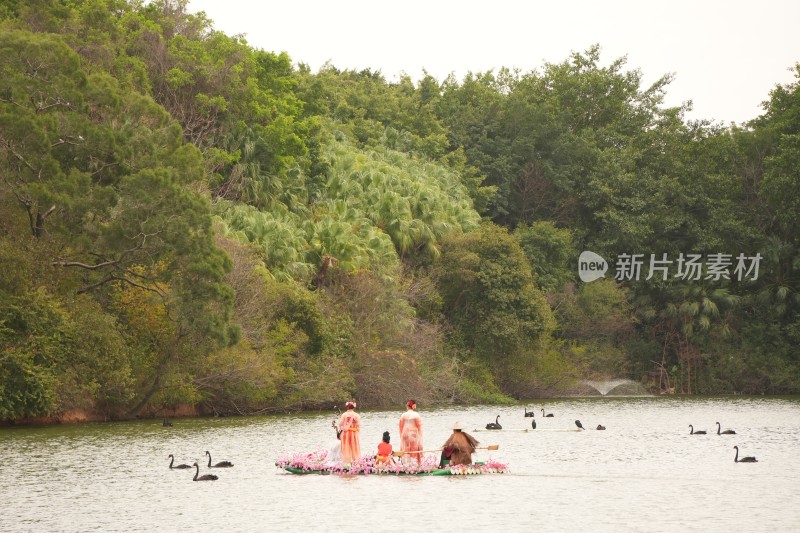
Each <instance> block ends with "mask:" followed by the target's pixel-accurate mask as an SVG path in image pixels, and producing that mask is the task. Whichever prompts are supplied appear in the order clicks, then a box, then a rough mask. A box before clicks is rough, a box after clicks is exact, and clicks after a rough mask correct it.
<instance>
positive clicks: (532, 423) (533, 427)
mask: <svg viewBox="0 0 800 533" xmlns="http://www.w3.org/2000/svg"><path fill="white" fill-rule="evenodd" d="M531 429H536V420H531Z"/></svg>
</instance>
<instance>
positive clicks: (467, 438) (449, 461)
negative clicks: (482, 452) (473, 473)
mask: <svg viewBox="0 0 800 533" xmlns="http://www.w3.org/2000/svg"><path fill="white" fill-rule="evenodd" d="M463 429H464V426H463V425H462V424H461V422H456V423H455V424H453V433H452V435H450V438H448V439H447V441H446V442H445V443H444V446H442V456H441V458H440V459H439V468H444V467H445V466H448V465H450V466H455V465H471V464H472V454H473V453H475V448H477V447H478V441H477V440H475V437H473V436H472V435H470V434H469V433H465V432H464V431H463Z"/></svg>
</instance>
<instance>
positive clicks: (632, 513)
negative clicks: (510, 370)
mask: <svg viewBox="0 0 800 533" xmlns="http://www.w3.org/2000/svg"><path fill="white" fill-rule="evenodd" d="M527 407H528V408H530V407H533V408H534V410H535V411H536V413H537V416H536V417H535V418H534V419H535V420H536V422H537V426H538V428H539V429H573V428H575V424H574V420H575V419H580V420H581V422H582V423H583V426H584V427H585V428H589V429H587V430H586V431H582V432H571V431H569V432H562V431H538V430H537V431H531V432H527V433H525V432H510V431H503V432H491V433H490V432H485V431H484V432H473V435H475V436H476V437H477V438H478V439H479V440H480V441H481V443H482V445H488V444H499V445H500V449H499V450H497V451H494V452H487V451H485V450H484V451H481V452H479V453H478V454H477V456H476V459H482V458H484V459H485V458H487V457H489V453H491V454H492V455H491V457H493V458H495V459H498V460H501V461H504V462H507V463H509V465H510V467H511V474H508V475H499V476H475V477H422V478H417V477H383V476H382V477H378V476H359V477H350V478H348V477H337V476H311V475H310V476H294V475H289V474H285V473H283V472H282V471H279V470H277V469H276V468H275V467H274V461H275V458H276V457H277V456H278V454H279V453H280V452H281V451H301V450H309V451H311V450H313V449H317V448H320V447H327V446H328V445H329V444H331V443H332V442H333V441H334V440H335V436H334V433H333V430H332V429H331V428H330V421H331V420H333V419H334V418H335V416H334V415H333V413H332V412H330V413H321V414H316V413H314V414H303V415H296V416H274V417H273V416H269V417H268V416H264V417H244V418H216V419H175V420H173V422H174V424H175V425H174V427H172V428H163V427H161V421H160V420H158V421H137V422H124V423H109V424H83V425H76V426H55V427H47V428H8V429H0V446H2V451H3V460H2V463H0V473H1V475H2V481H1V483H2V484H1V485H0V499H1V501H2V502H3V508H2V510H0V513H1V514H0V531H14V532H22V531H156V530H158V531H189V530H198V531H209V530H224V531H334V530H335V531H340V532H347V531H370V532H372V531H409V530H416V531H437V532H438V531H456V530H458V531H504V532H505V533H507V532H510V531H534V530H535V531H583V530H591V531H592V533H598V532H604V531H614V532H616V531H642V532H652V531H742V532H752V531H770V532H773V531H787V532H788V531H800V497H798V495H797V487H798V480H800V465H799V464H798V461H797V450H798V444H800V442H799V440H800V438H799V437H798V435H800V399H798V398H788V399H787V398H733V399H731V398H724V399H717V398H715V399H697V398H685V399H684V398H598V399H594V398H593V399H585V400H583V399H578V400H559V401H556V400H553V401H548V402H546V403H545V402H530V403H528V404H527ZM542 407H544V408H546V410H547V412H553V413H554V414H555V416H554V417H553V418H542V417H541V416H539V413H540V412H541V411H540V410H539V409H541V408H542ZM523 412H524V411H523V406H522V405H520V406H518V407H491V406H481V407H471V408H460V409H441V410H430V409H426V408H425V406H420V414H421V415H422V417H423V424H424V430H425V448H436V447H438V446H439V445H440V444H441V443H442V442H444V440H445V439H446V438H447V436H448V435H449V434H450V427H452V425H453V423H454V422H455V421H456V420H458V421H461V422H463V423H465V424H466V426H467V427H468V428H483V427H484V426H485V424H486V423H488V422H493V421H494V420H495V416H497V415H498V414H499V415H500V423H501V424H502V425H503V427H504V428H509V429H512V428H513V429H522V428H528V427H530V422H531V418H525V417H524V416H523ZM401 413H402V410H400V409H398V410H397V411H391V412H387V411H382V412H361V415H362V424H363V429H362V432H361V444H362V451H373V450H375V449H377V444H378V442H379V441H380V438H381V435H382V433H383V431H385V430H389V431H390V432H391V435H392V441H393V444H395V446H397V445H398V441H399V437H398V434H397V420H398V418H399V416H400V414H401ZM717 421H719V422H720V423H721V424H722V427H723V429H728V428H730V429H734V430H735V431H736V432H737V434H736V435H716V424H715V422H717ZM598 424H603V425H604V426H606V428H607V430H606V431H596V430H594V429H592V428H595V427H596V426H597V425H598ZM689 424H693V425H694V427H695V430H698V429H704V430H706V431H707V432H708V434H707V435H689ZM734 445H738V446H739V449H740V455H755V456H756V457H757V458H758V461H759V462H758V463H756V464H735V463H734V462H733V457H734V453H735V451H734V450H733V446H734ZM206 450H209V451H210V452H211V455H212V457H213V460H214V463H216V462H218V461H223V460H229V461H232V462H233V463H234V464H235V466H234V468H226V469H215V470H212V472H213V473H215V474H217V475H218V476H219V480H218V481H215V482H202V483H201V482H192V476H193V475H194V469H191V470H171V471H170V470H169V469H168V468H167V466H168V464H169V459H168V458H167V456H168V455H169V454H170V453H172V454H174V455H175V462H176V464H178V463H189V464H191V463H192V462H194V461H197V462H198V463H199V464H200V465H201V469H200V473H201V475H202V474H204V473H208V472H209V469H208V468H207V467H206V466H205V465H206V464H207V462H208V458H207V457H206V456H205V455H204V454H205V451H206Z"/></svg>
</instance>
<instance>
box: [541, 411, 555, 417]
mask: <svg viewBox="0 0 800 533" xmlns="http://www.w3.org/2000/svg"><path fill="white" fill-rule="evenodd" d="M542 416H544V417H551V416H553V413H549V414H544V409H542Z"/></svg>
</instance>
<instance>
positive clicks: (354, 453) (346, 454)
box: [339, 402, 361, 464]
mask: <svg viewBox="0 0 800 533" xmlns="http://www.w3.org/2000/svg"><path fill="white" fill-rule="evenodd" d="M339 429H340V430H341V432H342V435H341V442H342V461H344V462H345V463H346V464H350V463H352V462H353V461H354V460H356V459H358V458H359V457H361V441H360V438H359V434H360V433H361V416H360V415H359V414H358V413H356V402H347V410H346V411H345V412H344V413H342V416H341V417H339Z"/></svg>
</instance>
